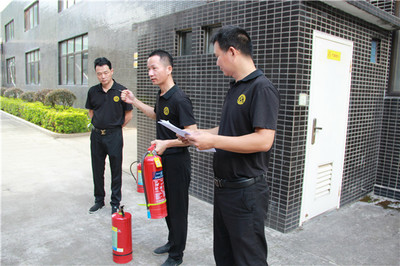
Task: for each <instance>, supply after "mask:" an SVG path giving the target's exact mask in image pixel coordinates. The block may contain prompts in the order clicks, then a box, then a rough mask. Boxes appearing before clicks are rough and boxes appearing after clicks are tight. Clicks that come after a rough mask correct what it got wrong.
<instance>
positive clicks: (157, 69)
mask: <svg viewBox="0 0 400 266" xmlns="http://www.w3.org/2000/svg"><path fill="white" fill-rule="evenodd" d="M147 68H148V71H149V77H150V79H151V81H152V83H153V84H154V85H157V86H159V88H160V91H159V92H158V94H157V98H156V104H155V106H154V107H151V106H149V105H147V104H145V103H143V102H142V101H140V100H139V99H137V98H136V97H135V96H134V95H133V93H132V92H131V91H129V90H124V91H123V92H122V93H121V99H122V100H123V101H125V102H127V103H131V104H133V106H135V107H136V108H138V109H139V110H141V111H142V112H143V113H144V114H145V115H146V116H148V117H149V118H151V119H154V120H156V121H160V120H167V121H169V122H170V123H171V124H172V125H174V126H177V127H179V128H181V129H191V130H196V129H197V126H196V120H195V118H194V115H193V107H192V102H191V101H190V99H189V97H187V96H186V94H185V93H184V92H183V91H182V90H181V89H180V88H179V87H178V85H176V84H175V83H174V80H173V78H172V69H173V58H172V56H171V55H170V54H169V53H168V52H166V51H163V50H155V51H153V52H152V53H151V54H150V55H149V58H148V61H147ZM156 131H157V139H156V140H154V141H152V142H151V144H154V143H155V144H156V148H155V151H156V152H157V154H158V155H160V156H161V160H162V164H163V174H164V181H165V193H166V198H167V211H168V216H167V217H166V218H165V220H166V222H167V226H168V230H169V234H168V242H167V243H166V244H165V245H164V246H161V247H159V248H156V249H155V250H154V254H155V255H162V254H166V253H168V254H169V256H168V259H167V260H166V261H165V262H164V264H163V265H179V264H181V263H182V257H183V251H184V249H185V246H186V238H187V224H188V221H187V217H188V207H189V184H190V175H191V158H190V153H189V151H188V149H187V146H188V144H184V143H182V142H181V141H180V140H179V139H177V137H176V133H175V132H173V131H171V130H170V129H168V128H167V127H165V126H163V125H161V124H160V123H156Z"/></svg>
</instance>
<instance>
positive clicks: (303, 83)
mask: <svg viewBox="0 0 400 266" xmlns="http://www.w3.org/2000/svg"><path fill="white" fill-rule="evenodd" d="M217 23H221V24H222V25H238V26H240V27H243V28H245V29H246V30H247V31H248V32H249V33H250V35H251V37H252V39H253V42H254V48H255V49H254V59H255V63H256V65H257V67H258V68H260V69H262V70H263V71H264V72H265V75H266V76H267V77H268V78H269V79H271V81H272V82H273V83H274V84H275V86H276V87H277V88H278V90H279V91H280V93H281V110H280V113H279V121H278V130H277V135H276V140H275V144H274V147H273V153H272V157H271V162H270V171H269V173H268V178H269V184H270V188H271V203H270V210H269V214H268V218H267V221H266V223H267V225H268V226H269V227H271V228H274V229H277V230H279V231H282V232H287V231H290V230H292V229H294V228H296V227H298V225H299V218H300V208H301V199H302V184H303V175H304V161H305V147H306V136H307V115H308V108H307V107H301V106H298V105H297V100H296V99H297V96H298V94H299V93H309V85H310V75H311V70H310V69H311V54H312V50H311V48H312V47H311V46H312V33H313V30H319V31H322V32H326V33H329V34H332V35H335V36H338V37H341V38H345V39H348V40H351V41H353V42H354V57H353V73H352V84H351V96H350V97H351V98H350V110H349V125H348V133H347V134H348V136H347V143H346V154H345V165H344V175H343V186H342V197H341V204H345V203H348V202H352V201H354V200H356V199H358V198H359V197H361V196H362V195H365V194H366V193H368V192H370V191H372V190H373V185H374V183H375V177H376V173H377V158H378V151H379V139H380V128H381V127H382V115H383V112H384V111H383V93H384V90H385V87H386V79H387V70H388V56H389V48H390V47H389V43H390V38H391V36H390V34H388V33H387V32H385V31H381V30H379V29H378V28H376V27H374V26H370V25H368V24H366V23H365V22H363V21H360V20H358V19H355V18H353V17H351V16H349V15H346V14H344V13H342V12H338V11H335V10H334V9H332V8H331V7H328V6H326V5H324V4H322V3H320V2H308V1H305V2H301V1H284V2H281V1H254V2H251V1H220V2H215V3H210V4H207V5H203V6H200V7H197V8H194V9H190V10H186V11H183V12H179V13H175V14H173V15H171V16H165V17H163V18H161V19H156V20H151V21H148V22H145V23H142V24H140V25H138V27H137V34H138V51H139V69H138V97H139V98H140V99H142V100H144V101H145V102H146V103H148V104H151V105H153V104H154V98H155V93H156V91H157V90H158V89H156V88H154V87H153V86H152V85H151V84H150V82H149V81H148V77H147V70H146V60H147V55H148V54H149V53H150V52H151V51H152V50H153V49H156V48H162V49H166V50H168V51H170V52H171V53H172V54H173V56H174V57H175V68H174V73H175V74H174V78H175V81H176V82H177V84H178V85H179V86H180V87H181V88H182V89H183V90H184V91H185V92H186V93H187V94H188V95H189V97H190V98H191V99H192V102H193V105H194V112H195V115H196V118H197V121H198V125H199V127H200V128H210V127H215V126H217V125H218V121H219V117H220V111H221V106H222V102H223V99H224V96H225V94H226V91H227V89H228V82H229V80H230V79H229V78H226V77H223V74H222V72H221V71H220V70H219V69H218V67H216V66H215V58H214V56H213V55H211V54H205V53H204V52H203V46H204V43H203V40H204V32H203V31H202V27H203V26H207V25H213V24H217ZM189 28H191V29H192V31H193V38H194V39H193V46H192V55H189V56H177V46H178V45H177V37H176V31H179V30H182V29H189ZM372 38H379V39H381V52H380V55H379V56H380V57H379V62H378V64H372V63H369V53H370V42H371V40H372ZM154 123H155V122H154V121H150V120H149V119H145V118H144V116H143V115H142V114H139V117H138V155H141V154H142V153H143V152H144V150H145V148H146V147H147V146H148V145H149V142H150V141H151V140H152V139H153V138H154V136H155V135H154V131H155V126H154V125H155V124H154ZM192 159H193V163H192V168H193V173H192V184H191V188H190V193H191V194H192V195H194V196H196V197H198V198H200V199H203V200H206V201H208V202H212V199H213V184H212V177H213V175H212V155H211V154H207V153H199V152H196V151H193V150H192Z"/></svg>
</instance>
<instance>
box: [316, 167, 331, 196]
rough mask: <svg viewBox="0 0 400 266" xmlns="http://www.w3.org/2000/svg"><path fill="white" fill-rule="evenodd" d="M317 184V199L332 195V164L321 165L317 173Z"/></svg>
mask: <svg viewBox="0 0 400 266" xmlns="http://www.w3.org/2000/svg"><path fill="white" fill-rule="evenodd" d="M317 175H318V176H317V184H316V188H315V199H318V198H321V197H323V196H325V195H329V194H330V193H331V186H332V163H327V164H323V165H320V166H319V167H318V173H317Z"/></svg>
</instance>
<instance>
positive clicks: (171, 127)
mask: <svg viewBox="0 0 400 266" xmlns="http://www.w3.org/2000/svg"><path fill="white" fill-rule="evenodd" d="M158 123H159V124H161V125H163V126H164V127H166V128H168V129H169V130H172V131H173V132H175V133H176V134H178V135H179V136H181V137H185V135H190V133H189V132H187V131H185V130H183V129H180V128H179V127H176V126H174V125H173V124H171V123H170V122H169V121H167V120H162V119H160V121H158ZM196 150H197V151H202V152H215V149H214V148H212V149H208V150H199V149H197V148H196Z"/></svg>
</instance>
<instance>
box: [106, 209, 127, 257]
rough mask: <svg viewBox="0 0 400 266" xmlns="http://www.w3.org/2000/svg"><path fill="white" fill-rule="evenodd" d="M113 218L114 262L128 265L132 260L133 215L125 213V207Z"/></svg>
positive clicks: (114, 214)
mask: <svg viewBox="0 0 400 266" xmlns="http://www.w3.org/2000/svg"><path fill="white" fill-rule="evenodd" d="M111 217H112V218H111V219H112V249H113V260H114V262H115V263H120V264H122V263H128V262H130V261H131V260H132V223H131V214H130V213H129V212H124V206H121V207H120V209H119V212H115V213H113V215H112V216H111Z"/></svg>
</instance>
